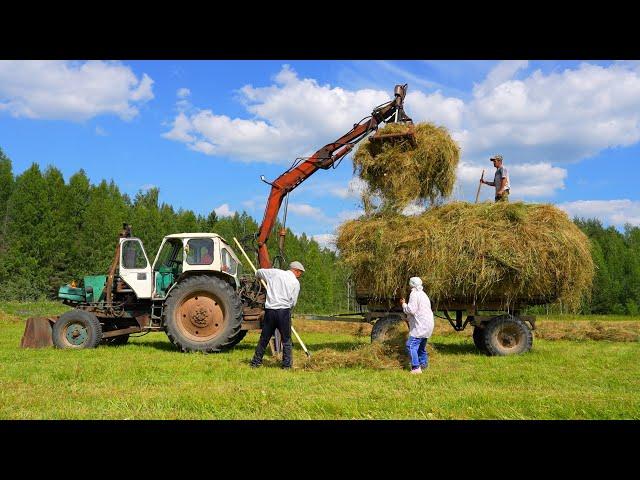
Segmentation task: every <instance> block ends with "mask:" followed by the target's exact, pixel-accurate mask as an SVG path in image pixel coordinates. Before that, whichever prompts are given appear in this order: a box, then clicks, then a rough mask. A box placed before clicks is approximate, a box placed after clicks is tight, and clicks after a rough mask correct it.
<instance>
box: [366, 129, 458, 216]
mask: <svg viewBox="0 0 640 480" xmlns="http://www.w3.org/2000/svg"><path fill="white" fill-rule="evenodd" d="M403 131H406V127H404V126H402V125H399V124H393V123H391V124H388V125H386V126H384V127H383V128H380V129H379V133H381V134H387V133H398V132H403ZM415 136H416V140H417V147H413V146H412V145H411V144H410V143H409V141H408V140H402V141H396V142H393V143H383V144H380V143H378V142H371V141H369V140H365V141H364V142H363V143H362V144H360V146H359V147H358V150H357V151H356V153H355V155H354V157H353V168H354V172H355V173H356V174H357V175H358V176H360V178H362V179H363V180H365V181H366V182H367V183H368V184H369V191H368V192H366V193H365V194H363V202H364V203H365V206H366V205H367V204H370V199H369V195H370V194H373V195H377V196H380V197H382V198H383V203H384V205H385V207H389V208H396V209H397V208H400V209H401V208H402V207H404V206H406V205H407V204H409V203H410V202H413V201H415V200H417V201H418V203H424V202H427V201H429V202H431V203H433V202H435V201H436V200H438V199H439V198H446V197H448V196H449V195H450V194H451V192H452V191H453V185H454V184H455V181H456V169H457V167H458V161H459V159H460V148H459V147H458V145H457V144H456V142H455V141H454V140H453V139H452V138H451V136H450V135H449V133H448V132H447V129H446V128H444V127H436V126H435V125H433V124H431V123H419V124H417V125H415Z"/></svg>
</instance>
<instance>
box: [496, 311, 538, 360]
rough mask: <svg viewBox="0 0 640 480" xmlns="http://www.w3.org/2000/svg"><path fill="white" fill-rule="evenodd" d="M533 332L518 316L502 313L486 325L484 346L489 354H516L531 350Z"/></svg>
mask: <svg viewBox="0 0 640 480" xmlns="http://www.w3.org/2000/svg"><path fill="white" fill-rule="evenodd" d="M532 345H533V333H532V332H531V329H530V328H529V327H528V326H527V324H526V323H524V322H523V321H522V320H520V319H519V318H517V317H514V316H512V315H501V316H498V317H494V318H492V319H491V320H489V322H488V323H487V324H486V326H485V333H484V347H485V349H486V353H487V355H492V356H493V355H516V354H519V353H525V352H528V351H529V350H531V346H532Z"/></svg>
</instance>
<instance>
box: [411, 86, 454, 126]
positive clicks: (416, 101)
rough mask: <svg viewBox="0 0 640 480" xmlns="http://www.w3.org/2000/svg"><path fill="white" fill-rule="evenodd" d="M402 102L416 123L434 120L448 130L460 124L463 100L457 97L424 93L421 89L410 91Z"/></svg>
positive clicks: (438, 93) (437, 93)
mask: <svg viewBox="0 0 640 480" xmlns="http://www.w3.org/2000/svg"><path fill="white" fill-rule="evenodd" d="M404 102H405V106H406V110H407V113H408V114H409V116H410V117H411V118H412V120H413V121H414V122H416V123H417V122H422V121H429V122H434V123H435V124H437V125H443V126H445V127H447V128H448V129H450V130H451V129H456V128H459V127H460V126H461V124H462V117H463V114H464V102H463V101H462V100H460V99H459V98H453V97H444V96H443V95H442V94H441V93H440V92H436V93H432V94H430V95H426V94H424V93H422V92H421V91H411V92H409V93H407V96H406V98H405V101H404Z"/></svg>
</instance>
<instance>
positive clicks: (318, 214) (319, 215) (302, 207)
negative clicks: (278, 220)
mask: <svg viewBox="0 0 640 480" xmlns="http://www.w3.org/2000/svg"><path fill="white" fill-rule="evenodd" d="M287 211H288V212H291V213H294V214H296V215H300V216H303V217H309V218H313V219H315V220H319V221H323V222H326V221H327V218H328V217H327V216H326V215H325V214H324V212H323V211H322V210H321V209H319V208H318V207H313V206H311V205H309V204H307V203H290V204H289V206H288V207H287Z"/></svg>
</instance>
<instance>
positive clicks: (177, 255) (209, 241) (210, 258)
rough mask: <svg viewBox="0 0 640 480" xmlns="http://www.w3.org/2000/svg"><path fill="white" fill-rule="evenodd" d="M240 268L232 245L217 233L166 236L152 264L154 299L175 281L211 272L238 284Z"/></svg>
mask: <svg viewBox="0 0 640 480" xmlns="http://www.w3.org/2000/svg"><path fill="white" fill-rule="evenodd" d="M240 268H241V264H240V261H239V260H238V257H236V255H235V254H234V253H233V250H232V249H231V247H230V246H229V244H228V243H227V242H226V241H225V240H224V238H222V237H221V236H219V235H217V234H215V233H177V234H173V235H167V236H166V237H164V239H163V241H162V244H161V245H160V250H159V251H158V255H157V256H156V259H155V262H154V263H153V297H152V298H153V299H163V298H165V297H166V296H167V294H168V292H169V290H171V288H172V287H173V286H174V284H175V283H176V281H177V280H178V279H179V278H181V277H184V276H188V275H190V274H192V273H194V272H200V273H201V272H203V271H204V272H207V271H210V272H212V273H213V274H215V275H216V276H221V277H222V278H224V279H225V280H226V281H227V282H229V283H231V284H233V285H234V287H237V286H238V285H239V281H238V275H239V274H240V271H239V269H240Z"/></svg>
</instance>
